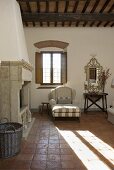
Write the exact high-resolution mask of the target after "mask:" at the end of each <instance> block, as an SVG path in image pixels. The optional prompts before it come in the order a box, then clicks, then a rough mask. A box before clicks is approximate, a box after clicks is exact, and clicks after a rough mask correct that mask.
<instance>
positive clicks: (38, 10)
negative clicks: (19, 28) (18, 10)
mask: <svg viewBox="0 0 114 170" xmlns="http://www.w3.org/2000/svg"><path fill="white" fill-rule="evenodd" d="M37 12H40V4H39V2H37Z"/></svg>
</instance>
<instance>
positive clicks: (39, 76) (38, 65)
mask: <svg viewBox="0 0 114 170" xmlns="http://www.w3.org/2000/svg"><path fill="white" fill-rule="evenodd" d="M35 78H36V83H37V84H41V83H42V82H43V69H42V55H41V53H38V52H36V55H35Z"/></svg>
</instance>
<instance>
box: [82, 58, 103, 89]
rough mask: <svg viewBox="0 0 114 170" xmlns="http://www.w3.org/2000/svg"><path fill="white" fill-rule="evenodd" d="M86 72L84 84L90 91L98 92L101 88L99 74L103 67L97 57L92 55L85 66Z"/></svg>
mask: <svg viewBox="0 0 114 170" xmlns="http://www.w3.org/2000/svg"><path fill="white" fill-rule="evenodd" d="M84 68H85V73H86V83H85V84H84V85H85V86H84V87H85V90H87V91H90V92H98V91H100V90H101V85H100V82H99V74H100V73H101V71H102V69H103V67H102V66H101V65H100V63H99V62H98V61H97V59H96V58H95V57H92V58H91V59H90V61H89V62H88V64H87V65H86V66H85V67H84Z"/></svg>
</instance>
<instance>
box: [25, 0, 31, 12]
mask: <svg viewBox="0 0 114 170" xmlns="http://www.w3.org/2000/svg"><path fill="white" fill-rule="evenodd" d="M26 5H27V8H28V12H30V13H31V7H30V4H29V2H26Z"/></svg>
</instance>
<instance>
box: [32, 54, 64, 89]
mask: <svg viewBox="0 0 114 170" xmlns="http://www.w3.org/2000/svg"><path fill="white" fill-rule="evenodd" d="M43 53H51V83H43ZM53 53H60V54H61V83H52V80H53V77H52V76H53V68H52V63H53V61H52V58H53V57H52V54H53ZM37 54H38V55H39V56H40V60H38V61H40V62H39V63H40V64H39V63H38V61H37V57H38V56H37ZM35 65H36V66H35V67H36V68H35V77H36V83H37V84H40V85H41V86H42V87H43V86H47V87H46V88H48V87H49V86H51V85H52V86H53V85H55V86H56V85H63V84H65V83H66V82H67V52H61V51H41V52H40V53H38V52H36V58H35ZM38 67H39V68H38ZM38 69H39V71H38ZM41 70H42V71H41ZM39 72H40V73H39ZM39 75H40V78H39Z"/></svg>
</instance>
